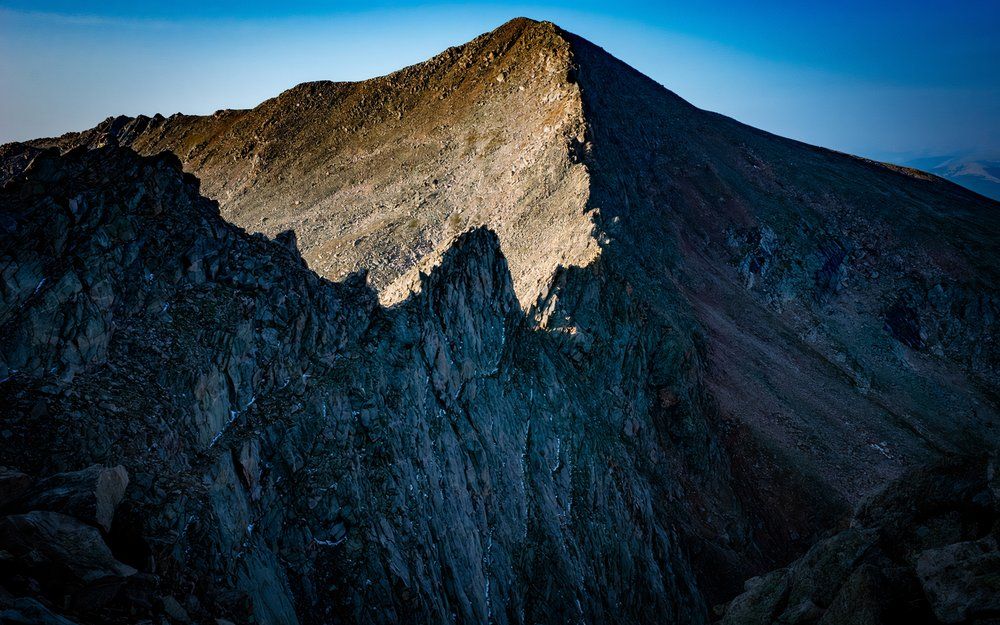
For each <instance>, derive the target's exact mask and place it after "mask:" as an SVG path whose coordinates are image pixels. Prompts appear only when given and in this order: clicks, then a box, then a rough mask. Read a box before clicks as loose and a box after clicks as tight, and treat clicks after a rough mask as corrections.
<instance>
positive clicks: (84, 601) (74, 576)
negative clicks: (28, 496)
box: [0, 510, 136, 609]
mask: <svg viewBox="0 0 1000 625" xmlns="http://www.w3.org/2000/svg"><path fill="white" fill-rule="evenodd" d="M0 550H3V551H5V552H7V553H9V554H10V555H11V556H13V562H14V564H15V566H16V567H17V568H18V569H19V570H18V573H21V574H24V575H27V576H30V577H32V578H34V579H35V580H37V581H38V583H39V585H40V586H41V587H42V589H43V592H44V593H45V594H47V595H49V596H50V597H52V598H53V599H54V600H59V601H62V600H63V599H64V598H68V600H69V603H70V604H71V605H72V606H73V607H76V608H80V609H91V608H96V607H100V606H102V605H105V604H107V603H108V602H109V601H110V600H111V599H113V598H114V596H115V594H116V593H117V592H118V589H119V588H120V587H121V585H122V584H123V583H124V582H125V580H126V579H127V578H128V577H130V576H131V575H134V574H135V573H136V570H135V569H133V568H132V567H130V566H128V565H125V564H122V563H121V562H119V561H118V560H116V559H115V558H114V556H113V555H112V554H111V550H110V549H109V548H108V546H107V545H106V544H105V543H104V540H103V539H102V537H101V534H100V532H98V531H97V529H95V528H94V527H92V526H90V525H86V524H84V523H82V522H81V521H79V520H77V519H75V518H73V517H71V516H67V515H65V514H61V513H58V512H50V511H43V510H38V511H33V512H28V513H27V514H18V515H12V516H8V517H4V518H3V519H0Z"/></svg>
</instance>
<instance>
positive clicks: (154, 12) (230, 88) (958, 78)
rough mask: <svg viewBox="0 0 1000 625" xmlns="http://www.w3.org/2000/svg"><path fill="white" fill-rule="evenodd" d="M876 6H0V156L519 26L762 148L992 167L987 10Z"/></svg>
mask: <svg viewBox="0 0 1000 625" xmlns="http://www.w3.org/2000/svg"><path fill="white" fill-rule="evenodd" d="M876 4H877V3H874V2H861V1H855V0H844V1H840V2H836V3H833V2H831V3H826V4H822V5H820V4H813V3H805V2H794V3H793V2H773V1H767V0H764V1H760V2H735V1H731V0H716V1H715V2H711V3H698V2H694V1H692V0H688V1H686V2H669V1H667V2H656V3H653V2H630V1H628V0H618V1H611V2H609V1H603V2H597V1H591V0H576V1H573V2H570V1H553V2H546V3H528V4H517V5H500V4H489V3H438V2H395V3H390V2H355V1H344V2H317V1H306V2H301V1H295V0H288V1H286V2H280V3H270V2H258V1H255V0H240V1H235V0H229V1H224V2H211V1H208V0H205V1H200V2H199V1H193V0H174V1H172V2H163V3H156V4H154V3H145V4H142V5H140V3H136V2H126V1H110V2H94V1H90V0H76V1H72V0H0V142H3V141H10V140H18V139H28V138H32V137H37V136H45V135H53V134H58V133H62V132H65V131H68V130H79V129H83V128H87V127H90V126H93V125H94V124H96V123H97V122H98V121H100V120H101V119H103V118H105V117H107V116H108V115H112V114H119V113H125V114H130V115H134V114H138V113H146V114H152V113H156V112H160V113H164V114H168V115H169V114H170V113H174V112H177V111H181V112H186V113H210V112H212V111H214V110H216V109H219V108H241V107H250V106H253V105H255V104H257V103H259V102H260V101H261V100H264V99H266V98H268V97H271V96H273V95H276V94H277V93H279V92H280V91H282V90H283V89H286V88H288V87H290V86H292V85H294V84H296V83H299V82H302V81H306V80H317V79H333V80H356V79H362V78H367V77H370V76H375V75H379V74H384V73H387V72H390V71H392V70H395V69H398V68H400V67H403V66H405V65H408V64H411V63H415V62H418V61H421V60H423V59H425V58H427V57H430V56H432V55H433V54H436V53H437V52H439V51H441V50H443V49H444V48H446V47H448V46H451V45H456V44H459V43H462V42H464V41H467V40H469V39H471V38H472V37H474V36H476V35H478V34H480V33H482V32H485V31H488V30H490V29H492V28H495V27H496V26H498V25H499V24H501V23H503V22H504V21H506V20H508V19H510V18H512V17H515V16H518V15H525V16H528V17H532V18H535V19H548V20H552V21H554V22H556V23H557V24H559V25H560V26H562V27H564V28H566V29H567V30H570V31H573V32H576V33H577V34H580V35H582V36H584V37H586V38H588V39H590V40H591V41H593V42H595V43H597V44H598V45H601V46H603V47H604V48H606V49H607V50H608V51H609V52H611V53H612V54H614V55H616V56H618V57H619V58H621V59H623V60H625V61H626V62H628V63H629V64H631V65H633V66H635V67H636V68H638V69H639V70H641V71H642V72H644V73H646V74H647V75H649V76H651V77H652V78H654V79H656V80H657V81H659V82H661V83H663V84H664V85H666V86H667V87H668V88H670V89H672V90H673V91H675V92H677V93H678V94H679V95H681V96H682V97H684V98H686V99H688V100H689V101H691V102H693V103H694V104H696V105H697V106H700V107H702V108H706V109H710V110H713V111H718V112H720V113H723V114H726V115H729V116H732V117H735V118H736V119H739V120H740V121H743V122H746V123H748V124H751V125H754V126H757V127H760V128H764V129H766V130H769V131H772V132H776V133H778V134H782V135H785V136H789V137H794V138H796V139H800V140H803V141H807V142H810V143H815V144H819V145H823V146H827V147H831V148H835V149H838V150H843V151H847V152H852V153H857V154H863V155H866V156H872V157H875V158H883V159H890V158H893V156H894V155H907V156H908V157H913V156H917V155H922V154H941V153H951V152H973V153H977V154H984V155H989V156H995V155H997V154H998V153H1000V2H998V1H997V0H991V1H957V2H946V1H945V0H940V1H939V2H927V1H925V0H916V1H911V2H905V3H904V2H885V3H878V4H877V6H876Z"/></svg>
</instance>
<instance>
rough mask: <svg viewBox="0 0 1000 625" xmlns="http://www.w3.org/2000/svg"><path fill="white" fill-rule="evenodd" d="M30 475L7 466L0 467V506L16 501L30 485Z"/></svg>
mask: <svg viewBox="0 0 1000 625" xmlns="http://www.w3.org/2000/svg"><path fill="white" fill-rule="evenodd" d="M32 481H33V480H32V479H31V476H29V475H27V474H25V473H21V472H20V471H18V470H16V469H11V468H9V467H0V508H3V507H5V506H6V505H7V504H9V503H11V502H12V501H16V500H17V499H18V498H19V497H21V496H22V495H23V494H24V493H25V492H26V491H27V490H28V488H29V487H30V486H31V482H32Z"/></svg>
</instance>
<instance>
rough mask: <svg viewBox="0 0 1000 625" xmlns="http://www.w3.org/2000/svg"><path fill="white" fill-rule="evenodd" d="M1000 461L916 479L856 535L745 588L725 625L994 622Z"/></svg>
mask: <svg viewBox="0 0 1000 625" xmlns="http://www.w3.org/2000/svg"><path fill="white" fill-rule="evenodd" d="M996 471H997V467H996V461H995V460H994V461H992V462H985V461H983V459H981V458H949V459H947V460H945V461H942V462H941V463H939V464H935V465H932V466H930V467H923V468H921V469H918V470H913V471H911V472H908V473H907V474H906V475H905V476H904V477H903V478H901V479H899V480H898V481H895V482H893V483H891V484H890V485H888V486H887V487H886V488H885V489H884V490H883V491H882V492H880V493H878V494H876V495H873V496H872V497H871V498H870V499H868V500H866V501H865V502H864V503H863V504H862V505H861V506H860V508H859V509H858V511H857V512H856V514H855V515H854V517H853V518H852V520H851V524H850V527H849V528H846V529H843V530H842V531H840V532H837V533H835V534H833V535H832V536H830V537H828V538H824V539H823V540H820V541H819V542H817V543H816V544H815V545H813V547H812V548H810V549H809V552H808V553H806V554H805V555H804V556H802V557H801V558H800V559H798V560H796V561H795V562H793V563H792V564H790V565H789V566H788V567H787V568H785V569H781V570H777V571H774V572H771V573H769V574H767V575H765V576H762V577H756V578H753V579H751V580H749V581H748V582H747V585H746V592H744V593H743V594H742V595H740V596H738V597H737V598H735V599H734V600H733V601H732V602H731V603H730V604H729V605H728V606H726V607H725V608H724V610H725V616H724V617H723V619H722V621H721V623H723V624H724V625H753V624H760V625H766V624H770V623H788V624H789V625H796V624H806V623H822V624H823V625H839V624H849V623H850V624H853V623H995V622H996V618H997V614H1000V550H998V549H997V539H998V538H1000V498H998V497H997V495H998V494H1000V490H998V489H997V483H996V479H997V478H996Z"/></svg>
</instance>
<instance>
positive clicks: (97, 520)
mask: <svg viewBox="0 0 1000 625" xmlns="http://www.w3.org/2000/svg"><path fill="white" fill-rule="evenodd" d="M127 486H128V471H126V470H125V467H122V466H117V467H113V468H107V467H102V466H100V465H93V466H90V467H87V468H86V469H83V470H80V471H72V472H68V473H58V474H56V475H53V476H51V477H47V478H45V479H43V480H41V481H39V482H38V483H37V484H36V485H35V486H34V487H33V488H31V489H29V490H27V492H25V493H24V494H22V496H21V497H20V498H19V499H18V500H17V501H16V502H15V503H13V504H11V506H10V508H12V509H14V511H17V512H28V511H31V510H51V511H53V512H61V513H63V514H68V515H70V516H74V517H76V518H78V519H80V520H82V521H86V522H87V523H91V524H93V525H97V526H98V527H100V528H102V529H103V530H104V531H105V532H108V531H110V530H111V521H112V520H113V519H114V516H115V509H116V508H118V504H119V503H121V500H122V497H123V496H124V495H125V488H126V487H127Z"/></svg>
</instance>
